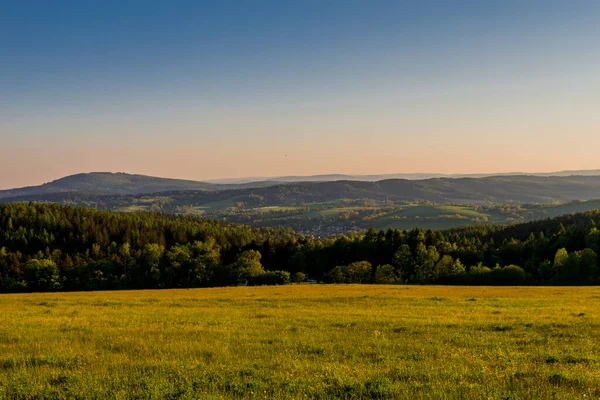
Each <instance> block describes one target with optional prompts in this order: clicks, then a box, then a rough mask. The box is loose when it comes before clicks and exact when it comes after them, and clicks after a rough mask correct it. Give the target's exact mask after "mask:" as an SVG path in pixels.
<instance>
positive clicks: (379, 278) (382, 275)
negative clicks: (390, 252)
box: [375, 264, 396, 283]
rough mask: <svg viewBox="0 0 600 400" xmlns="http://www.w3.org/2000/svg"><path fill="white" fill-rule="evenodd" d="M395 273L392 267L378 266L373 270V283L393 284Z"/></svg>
mask: <svg viewBox="0 0 600 400" xmlns="http://www.w3.org/2000/svg"><path fill="white" fill-rule="evenodd" d="M395 282H396V273H395V270H394V267H393V266H391V265H389V264H387V265H379V266H378V267H377V269H376V270H375V283H395Z"/></svg>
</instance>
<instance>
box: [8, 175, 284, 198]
mask: <svg viewBox="0 0 600 400" xmlns="http://www.w3.org/2000/svg"><path fill="white" fill-rule="evenodd" d="M277 183H278V182H270V181H261V182H253V183H246V184H229V185H225V184H217V183H207V182H197V181H190V180H184V179H170V178H158V177H154V176H146V175H133V174H125V173H111V172H92V173H82V174H76V175H70V176H66V177H64V178H61V179H57V180H55V181H52V182H48V183H45V184H43V185H39V186H29V187H23V188H17V189H8V190H0V199H6V198H10V197H26V196H42V197H43V196H46V195H55V194H58V193H61V194H64V193H72V192H83V193H94V194H97V195H107V194H112V195H128V194H142V193H159V192H165V191H172V190H194V191H219V190H225V189H239V188H247V187H263V186H270V185H274V184H277Z"/></svg>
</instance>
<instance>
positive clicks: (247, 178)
mask: <svg viewBox="0 0 600 400" xmlns="http://www.w3.org/2000/svg"><path fill="white" fill-rule="evenodd" d="M598 171H600V169H594V170H592V169H590V170H561V171H501V172H473V173H464V174H463V173H452V172H449V173H441V172H396V173H382V174H378V173H374V174H345V173H335V172H334V173H324V174H311V175H274V176H235V177H226V178H209V179H196V178H184V177H181V176H177V175H175V176H163V175H148V174H143V173H135V172H127V171H81V172H76V173H73V174H68V175H61V176H57V177H54V178H51V179H49V180H45V181H39V182H34V183H32V184H27V185H18V186H10V187H0V190H7V189H19V188H23V187H29V186H39V185H43V184H46V183H50V182H53V181H56V180H59V179H62V178H65V177H69V176H73V175H79V174H94V173H111V174H127V175H141V176H149V177H154V178H164V179H181V180H190V181H197V182H207V183H208V182H212V183H229V182H228V181H230V182H231V183H234V182H235V183H238V182H258V181H261V180H277V179H278V178H279V179H286V178H298V179H301V178H318V177H326V176H347V177H354V178H360V177H365V178H368V177H383V178H382V179H386V177H388V176H407V177H409V176H415V178H414V179H429V178H430V177H449V178H454V177H458V178H460V177H469V176H497V175H500V176H502V175H504V176H510V175H521V174H524V175H528V174H531V175H541V176H544V175H546V174H547V175H552V174H565V176H568V175H569V173H573V175H578V173H584V172H598ZM592 175H595V174H592ZM599 175H600V174H599ZM421 176H422V177H421ZM407 179H410V178H407Z"/></svg>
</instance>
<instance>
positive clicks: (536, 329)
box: [0, 285, 600, 399]
mask: <svg viewBox="0 0 600 400" xmlns="http://www.w3.org/2000/svg"><path fill="white" fill-rule="evenodd" d="M599 306H600V288H596V287H585V288H523V287H519V288H512V287H507V288H497V287H439V286H437V287H436V286H421V287H419V286H410V287H407V286H369V285H362V286H359V285H348V286H346V285H342V286H334V285H327V286H326V285H294V286H283V287H255V288H251V287H239V288H219V289H194V290H165V291H129V292H94V293H47V294H30V295H27V294H25V295H2V296H0V307H1V310H2V314H1V315H0V390H1V392H0V396H4V397H6V398H44V397H49V398H118V399H126V398H189V399H192V398H199V397H200V398H206V397H208V398H213V397H224V398H240V397H244V398H265V397H266V398H303V397H307V398H323V399H325V398H335V397H342V398H432V397H433V398H477V399H479V398H552V397H555V398H582V397H583V396H584V395H585V396H587V397H588V398H594V397H598V396H600V368H599V367H600V355H599V354H600V352H599V351H600V346H599V343H600V342H599V339H600V331H599V329H598V328H600V316H599V315H600V307H599Z"/></svg>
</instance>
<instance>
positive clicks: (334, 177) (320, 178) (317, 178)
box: [205, 169, 600, 184]
mask: <svg viewBox="0 0 600 400" xmlns="http://www.w3.org/2000/svg"><path fill="white" fill-rule="evenodd" d="M491 176H600V169H594V170H574V171H557V172H536V173H527V172H506V173H489V174H443V173H398V174H373V175H347V174H321V175H307V176H302V175H292V176H273V177H245V178H227V179H209V180H206V181H205V182H209V183H218V184H231V183H252V182H262V181H270V182H330V181H365V182H376V181H381V180H386V179H408V180H421V179H432V178H485V177H491Z"/></svg>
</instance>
